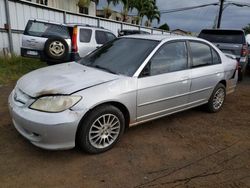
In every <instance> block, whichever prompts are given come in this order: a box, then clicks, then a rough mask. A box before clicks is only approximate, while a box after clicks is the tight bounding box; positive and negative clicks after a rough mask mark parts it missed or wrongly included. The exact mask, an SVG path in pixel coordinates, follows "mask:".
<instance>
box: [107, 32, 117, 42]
mask: <svg viewBox="0 0 250 188" xmlns="http://www.w3.org/2000/svg"><path fill="white" fill-rule="evenodd" d="M106 35H107V38H108V41H111V40H114V39H115V38H116V37H115V35H113V34H112V33H109V32H106Z"/></svg>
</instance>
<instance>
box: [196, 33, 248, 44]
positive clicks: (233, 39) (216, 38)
mask: <svg viewBox="0 0 250 188" xmlns="http://www.w3.org/2000/svg"><path fill="white" fill-rule="evenodd" d="M199 37H200V38H203V39H205V40H208V41H210V42H213V43H233V44H243V43H246V41H245V37H244V33H243V31H234V30H203V31H202V32H201V33H200V35H199Z"/></svg>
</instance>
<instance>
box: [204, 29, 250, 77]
mask: <svg viewBox="0 0 250 188" xmlns="http://www.w3.org/2000/svg"><path fill="white" fill-rule="evenodd" d="M199 38H202V39H206V40H208V41H210V42H212V43H214V44H215V45H216V46H217V47H218V48H219V49H220V50H221V51H222V52H224V53H227V54H232V55H235V56H236V58H237V60H238V62H239V80H242V79H243V75H244V73H245V71H246V67H247V64H248V45H247V42H246V37H245V33H244V31H243V30H228V29H204V30H202V31H201V32H200V34H199Z"/></svg>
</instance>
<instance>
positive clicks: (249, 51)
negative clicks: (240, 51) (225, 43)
mask: <svg viewBox="0 0 250 188" xmlns="http://www.w3.org/2000/svg"><path fill="white" fill-rule="evenodd" d="M246 40H247V45H248V70H250V34H248V35H246Z"/></svg>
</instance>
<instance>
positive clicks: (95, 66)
mask: <svg viewBox="0 0 250 188" xmlns="http://www.w3.org/2000/svg"><path fill="white" fill-rule="evenodd" d="M91 67H94V68H97V69H101V70H104V71H105V72H109V73H112V74H117V73H116V72H114V71H112V70H110V69H108V68H106V67H102V66H100V65H92V66H91Z"/></svg>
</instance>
